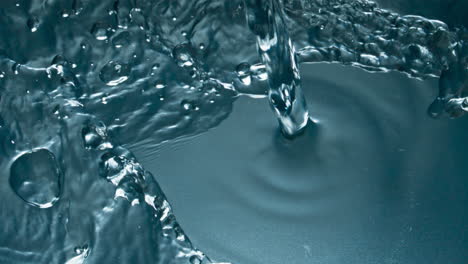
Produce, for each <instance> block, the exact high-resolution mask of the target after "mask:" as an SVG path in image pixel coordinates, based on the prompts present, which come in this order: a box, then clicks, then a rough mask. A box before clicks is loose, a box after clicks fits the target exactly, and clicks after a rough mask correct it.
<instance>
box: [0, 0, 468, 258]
mask: <svg viewBox="0 0 468 264" xmlns="http://www.w3.org/2000/svg"><path fill="white" fill-rule="evenodd" d="M245 2H246V3H247V7H248V8H246V7H245V6H244V5H243V4H242V2H241V1H205V0H198V1H157V2H153V1H141V2H135V1H130V0H128V1H114V0H112V1H110V0H109V1H85V0H74V1H73V2H72V3H64V2H61V1H42V2H40V3H39V1H23V2H18V3H13V2H10V1H5V2H2V3H1V4H0V7H1V8H0V23H1V24H2V25H6V26H3V27H1V28H0V34H1V35H3V36H15V37H9V38H1V39H0V139H1V142H0V143H1V144H2V148H0V152H1V153H2V157H3V158H2V159H1V160H0V168H1V171H2V172H7V173H6V174H5V173H4V174H5V175H6V176H3V177H2V180H3V181H4V183H5V184H3V185H2V186H3V187H2V188H4V189H2V195H5V197H6V199H7V200H8V201H11V204H10V203H9V204H4V205H2V214H1V216H2V219H3V218H4V219H5V222H6V224H5V226H7V227H8V228H7V230H6V234H5V236H3V237H2V238H0V260H1V261H0V262H10V263H11V262H15V261H16V262H24V263H70V264H71V263H87V264H89V263H111V262H112V263H118V262H122V263H126V262H130V261H138V262H139V263H187V262H189V263H192V264H196V263H202V262H212V261H211V260H210V259H209V258H208V257H207V256H206V255H205V254H204V253H202V252H201V251H199V250H198V249H196V248H195V247H194V246H193V245H192V243H191V242H190V240H189V239H188V237H187V236H186V234H185V233H184V232H183V231H182V229H181V228H180V226H179V224H178V223H177V221H176V220H175V218H174V215H173V212H172V210H171V207H170V205H169V202H168V201H167V199H166V197H165V195H164V194H163V192H162V191H161V188H160V187H159V185H158V183H157V182H156V180H155V177H154V176H153V175H152V174H151V173H149V172H148V171H146V170H145V169H144V168H143V167H142V165H141V164H140V163H139V162H138V161H137V160H136V158H135V157H134V156H133V155H132V154H131V153H130V152H129V151H128V150H127V149H126V148H125V147H123V146H125V144H127V145H130V144H135V143H138V142H140V141H142V140H143V139H146V138H151V139H153V140H154V141H153V142H155V145H158V144H161V143H162V142H167V141H171V140H174V139H178V138H181V137H187V136H190V135H197V134H200V133H202V132H205V131H207V130H208V129H210V128H212V127H215V126H217V125H218V124H219V123H220V122H222V121H223V120H224V119H225V118H226V117H228V116H229V114H230V112H231V110H232V104H233V102H234V101H235V100H236V99H237V98H238V97H239V96H243V95H246V96H250V97H252V98H264V97H266V96H268V97H269V99H270V103H271V105H272V106H273V110H274V111H275V113H276V115H277V116H278V117H279V119H280V123H281V124H282V129H283V131H284V132H285V134H287V135H293V134H295V133H297V131H300V130H302V129H303V128H304V126H305V124H306V122H307V120H308V116H307V113H308V111H309V110H308V108H307V107H306V105H305V100H304V98H303V95H302V93H303V91H302V90H301V88H300V76H299V71H298V66H297V63H298V62H299V63H308V62H337V63H341V64H349V65H353V66H357V67H361V68H364V69H366V70H369V71H389V70H396V71H401V72H404V73H406V74H408V75H410V76H412V77H417V78H426V77H434V76H435V77H439V76H440V85H439V87H440V88H439V89H440V93H439V95H438V97H437V99H436V100H435V102H434V103H433V104H432V105H431V107H430V110H429V112H430V114H431V115H432V116H440V115H441V114H447V115H449V116H451V117H456V116H461V115H462V114H464V113H465V112H466V111H467V110H468V100H467V96H468V94H467V79H468V75H467V71H468V66H467V63H468V62H467V56H468V51H467V46H466V43H467V33H466V29H464V28H462V27H460V28H449V27H448V26H447V25H445V24H444V23H442V22H440V21H435V20H428V19H425V18H423V17H416V16H400V15H398V14H397V13H394V12H390V11H387V10H384V9H380V8H378V7H377V6H376V5H375V4H374V3H372V2H369V1H360V0H356V1H339V0H329V1H276V0H268V1H250V0H246V1H245ZM262 3H268V4H267V5H265V6H264V5H262V7H265V8H266V9H261V8H260V9H259V7H258V5H260V4H262ZM249 10H250V11H249ZM251 11H254V14H253V15H252V14H250V13H249V12H251ZM256 12H257V13H256ZM246 14H247V21H246V17H245V15H246ZM259 17H260V18H259ZM227 18H228V19H227ZM249 22H250V27H249ZM255 25H261V26H262V27H260V28H256V27H255ZM252 32H253V33H252ZM349 32H352V34H347V33H349ZM370 33H374V34H370ZM31 43H34V46H33V47H31ZM256 44H257V45H258V47H259V53H257V52H258V51H257V50H256V49H255V47H256ZM258 54H260V59H259V56H258ZM221 55H222V56H221ZM296 59H297V61H296ZM260 60H261V63H259V61H260ZM316 89H319V88H316ZM313 108H314V106H313V105H312V106H311V108H310V109H313ZM156 178H157V177H156ZM272 184H273V185H274V184H275V183H272ZM5 186H6V187H5ZM7 187H8V189H7ZM272 188H275V186H272ZM15 197H16V198H15ZM15 199H16V200H15ZM9 215H12V216H9ZM15 219H27V220H28V221H26V220H23V221H19V222H17V223H16V222H15ZM31 225H34V226H35V228H36V230H31V228H32V227H31ZM14 230H18V231H17V232H16V231H15V232H14ZM31 234H34V236H33V237H31ZM135 234H138V236H136V235H135ZM13 235H14V236H15V237H16V238H15V239H12V240H10V239H9V238H10V237H12V236H13ZM25 238H30V239H29V240H28V242H27V243H26V244H25V243H24V240H22V239H25ZM129 241H131V243H130V242H129ZM45 242H47V243H45ZM45 244H48V245H51V246H49V247H47V248H45V246H44V245H45ZM109 245H112V246H113V250H109ZM148 245H150V246H151V249H152V250H150V251H148V250H146V249H147V247H148ZM122 248H125V249H126V250H125V252H124V251H122V250H120V249H122Z"/></svg>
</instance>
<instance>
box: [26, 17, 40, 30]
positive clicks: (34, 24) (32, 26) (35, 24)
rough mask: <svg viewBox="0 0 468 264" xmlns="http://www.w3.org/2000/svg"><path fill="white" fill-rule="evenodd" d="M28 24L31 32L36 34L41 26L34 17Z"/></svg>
mask: <svg viewBox="0 0 468 264" xmlns="http://www.w3.org/2000/svg"><path fill="white" fill-rule="evenodd" d="M26 24H27V25H28V28H29V29H30V30H31V32H36V31H37V28H38V26H39V21H38V20H37V18H34V17H33V18H29V19H28V21H27V22H26Z"/></svg>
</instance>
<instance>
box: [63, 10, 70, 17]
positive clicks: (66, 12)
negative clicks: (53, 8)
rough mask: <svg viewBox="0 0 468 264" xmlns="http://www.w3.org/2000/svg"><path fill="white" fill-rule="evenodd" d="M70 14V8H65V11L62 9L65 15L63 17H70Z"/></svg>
mask: <svg viewBox="0 0 468 264" xmlns="http://www.w3.org/2000/svg"><path fill="white" fill-rule="evenodd" d="M69 16H70V12H69V11H68V10H63V11H62V17H63V18H67V17H69Z"/></svg>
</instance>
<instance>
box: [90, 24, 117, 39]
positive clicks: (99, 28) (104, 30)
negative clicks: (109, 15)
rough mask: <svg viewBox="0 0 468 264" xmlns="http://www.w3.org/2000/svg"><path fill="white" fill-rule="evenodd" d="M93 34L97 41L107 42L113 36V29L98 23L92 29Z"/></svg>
mask: <svg viewBox="0 0 468 264" xmlns="http://www.w3.org/2000/svg"><path fill="white" fill-rule="evenodd" d="M91 34H93V36H94V37H95V38H96V39H97V40H107V39H108V38H109V37H110V36H111V35H112V29H111V28H110V26H109V25H108V24H104V23H96V24H94V25H93V27H92V28H91Z"/></svg>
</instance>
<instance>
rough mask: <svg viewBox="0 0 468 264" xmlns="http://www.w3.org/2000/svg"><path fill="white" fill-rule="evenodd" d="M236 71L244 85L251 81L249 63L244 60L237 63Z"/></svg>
mask: <svg viewBox="0 0 468 264" xmlns="http://www.w3.org/2000/svg"><path fill="white" fill-rule="evenodd" d="M236 72H237V76H238V77H239V80H241V82H242V83H243V84H244V85H250V84H251V83H252V77H251V74H252V72H251V71H250V64H248V63H245V62H244V63H241V64H239V65H237V67H236Z"/></svg>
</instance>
